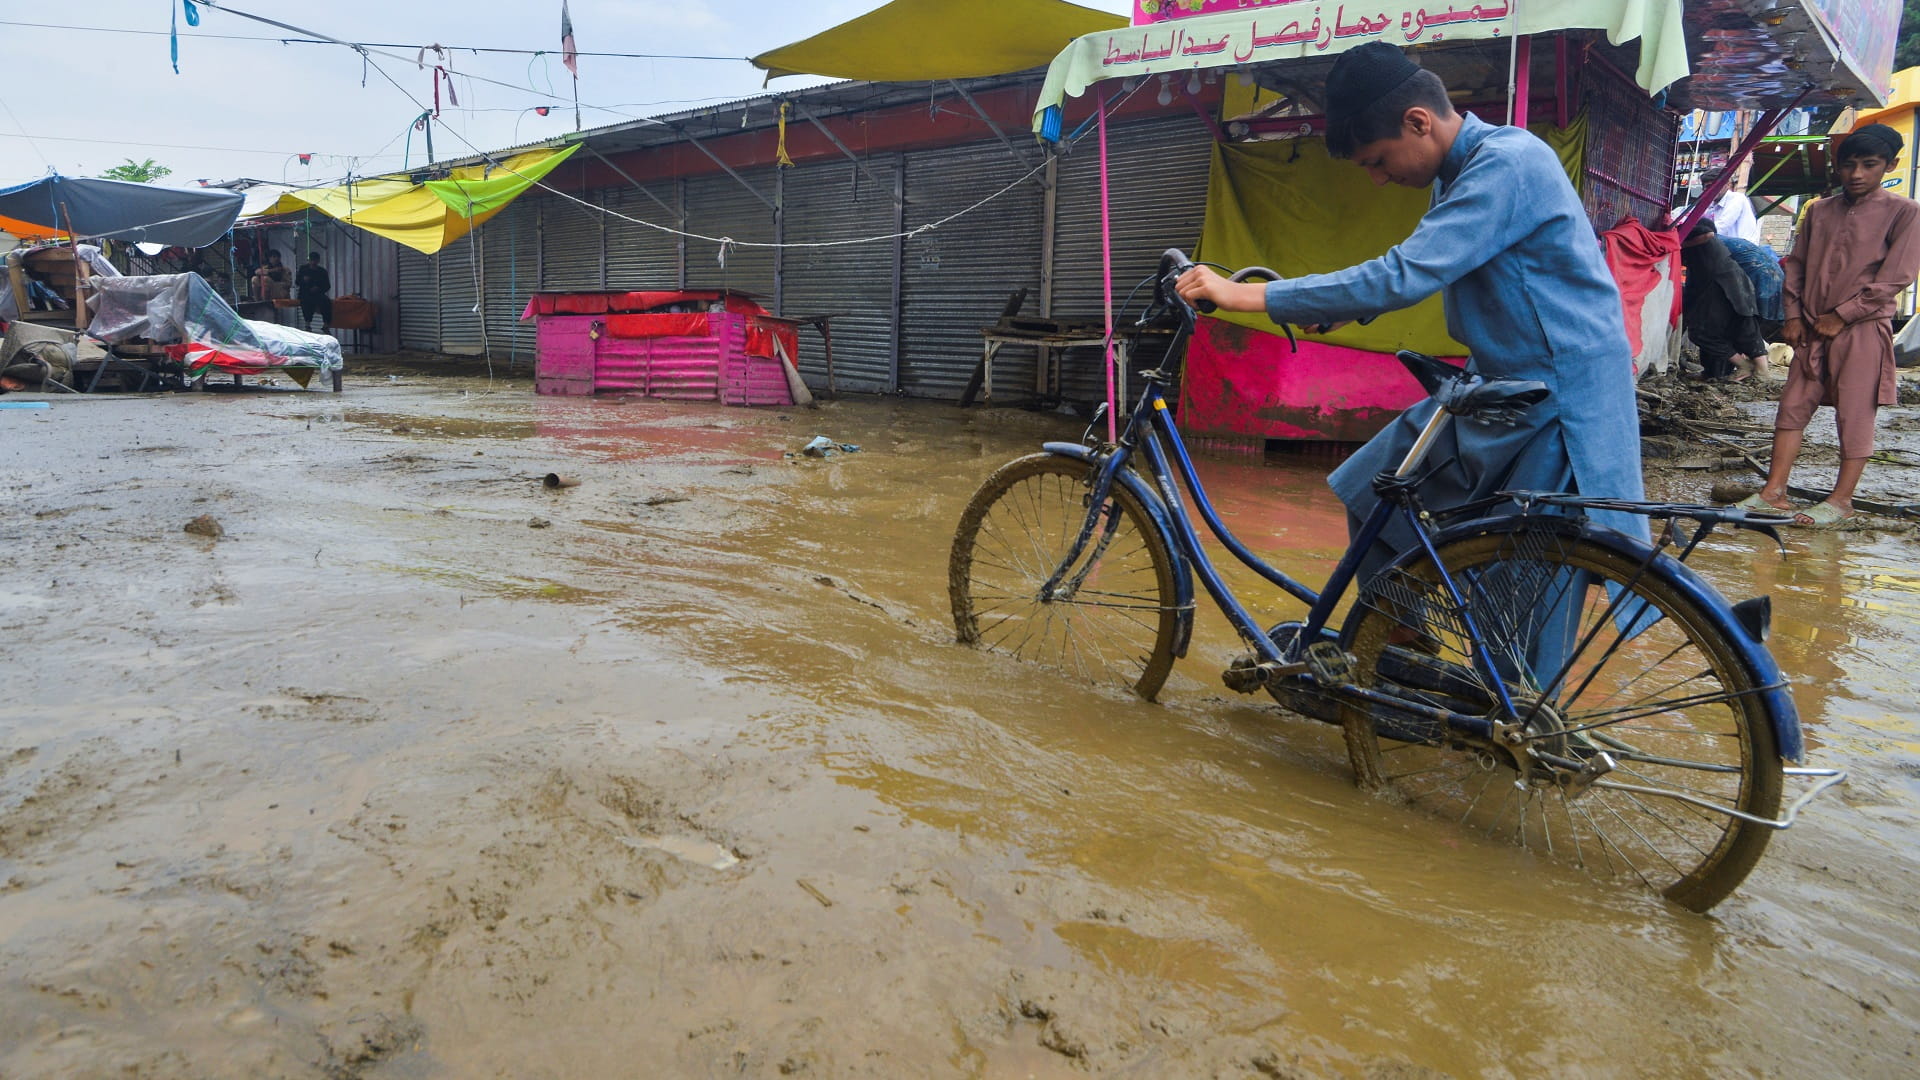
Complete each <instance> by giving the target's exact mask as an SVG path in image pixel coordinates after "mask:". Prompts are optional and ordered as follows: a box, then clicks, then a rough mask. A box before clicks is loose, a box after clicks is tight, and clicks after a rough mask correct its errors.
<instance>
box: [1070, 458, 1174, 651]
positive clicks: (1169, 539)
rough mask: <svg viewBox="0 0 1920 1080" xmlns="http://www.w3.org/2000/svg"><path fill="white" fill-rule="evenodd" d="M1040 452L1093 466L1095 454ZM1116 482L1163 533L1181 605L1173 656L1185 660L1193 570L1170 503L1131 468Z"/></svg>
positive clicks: (1124, 471) (1115, 476)
mask: <svg viewBox="0 0 1920 1080" xmlns="http://www.w3.org/2000/svg"><path fill="white" fill-rule="evenodd" d="M1040 449H1042V450H1044V451H1046V452H1047V453H1049V454H1052V455H1054V456H1055V457H1065V458H1072V459H1074V460H1075V461H1078V462H1081V463H1082V464H1085V465H1088V466H1091V465H1093V464H1094V459H1093V451H1091V450H1089V449H1087V448H1086V447H1084V446H1082V445H1080V444H1079V443H1070V442H1049V443H1041V444H1040ZM1113 479H1114V483H1116V484H1119V485H1120V486H1122V487H1124V488H1126V489H1127V491H1128V492H1129V493H1131V494H1132V495H1133V496H1134V498H1136V499H1139V500H1140V505H1141V506H1144V507H1146V508H1147V516H1148V517H1150V518H1152V519H1153V527H1154V528H1156V529H1158V530H1160V539H1161V540H1162V541H1163V542H1165V544H1166V545H1167V554H1168V555H1170V556H1172V557H1173V600H1174V603H1175V604H1177V605H1179V608H1180V610H1179V612H1178V616H1177V618H1176V619H1175V620H1174V632H1173V655H1175V656H1177V657H1185V656H1186V655H1187V645H1188V644H1189V643H1190V642H1191V641H1192V639H1193V567H1192V566H1191V565H1190V564H1189V563H1188V562H1187V557H1186V556H1185V555H1183V554H1181V552H1180V545H1178V544H1176V543H1174V542H1173V538H1174V535H1175V534H1174V530H1173V517H1172V515H1171V514H1170V513H1169V511H1168V510H1167V504H1166V503H1165V502H1163V501H1162V500H1161V498H1160V494H1159V493H1158V492H1156V491H1154V490H1153V488H1151V487H1149V486H1148V484H1147V482H1146V481H1145V480H1144V479H1142V478H1141V476H1140V474H1139V473H1137V472H1134V471H1133V470H1132V469H1121V470H1120V471H1119V472H1118V473H1116V474H1114V478H1113Z"/></svg>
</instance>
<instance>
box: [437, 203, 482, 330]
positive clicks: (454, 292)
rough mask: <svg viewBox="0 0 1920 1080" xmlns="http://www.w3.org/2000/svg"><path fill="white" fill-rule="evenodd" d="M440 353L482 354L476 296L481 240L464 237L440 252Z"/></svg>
mask: <svg viewBox="0 0 1920 1080" xmlns="http://www.w3.org/2000/svg"><path fill="white" fill-rule="evenodd" d="M433 258H434V261H435V262H437V263H439V264H440V351H441V352H443V353H448V354H450V355H453V356H478V355H480V352H481V330H480V313H479V312H478V311H476V310H474V309H475V307H476V306H477V304H478V297H479V291H478V288H479V277H480V259H481V240H480V237H479V234H477V233H473V234H469V235H467V236H463V237H461V238H460V239H458V240H455V241H454V242H453V243H451V244H448V245H447V246H446V247H443V248H441V249H440V253H439V254H437V255H435V256H434V257H433Z"/></svg>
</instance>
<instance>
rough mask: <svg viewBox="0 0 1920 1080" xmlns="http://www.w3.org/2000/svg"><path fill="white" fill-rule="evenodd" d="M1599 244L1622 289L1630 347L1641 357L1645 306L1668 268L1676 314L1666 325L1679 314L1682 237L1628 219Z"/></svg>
mask: <svg viewBox="0 0 1920 1080" xmlns="http://www.w3.org/2000/svg"><path fill="white" fill-rule="evenodd" d="M1600 243H1601V245H1602V246H1603V247H1604V248H1605V249H1606V253H1607V269H1608V270H1610V271H1612V272H1613V280H1614V283H1615V284H1616V285H1618V286H1620V306H1621V308H1622V311H1621V314H1622V317H1623V318H1625V319H1626V325H1627V344H1628V345H1629V346H1631V347H1632V349H1633V355H1635V356H1639V355H1640V352H1641V346H1642V342H1641V339H1640V325H1641V321H1642V319H1641V313H1642V308H1643V307H1644V305H1645V304H1646V301H1647V294H1648V293H1650V292H1652V291H1653V290H1654V289H1655V288H1658V287H1659V285H1660V281H1661V277H1660V267H1661V265H1662V264H1665V265H1666V267H1667V278H1666V280H1668V281H1672V282H1674V283H1675V286H1676V287H1675V288H1674V290H1673V310H1672V311H1671V312H1669V313H1668V317H1667V325H1668V326H1672V325H1673V320H1674V318H1675V317H1677V316H1678V315H1679V313H1680V289H1679V288H1678V284H1679V281H1680V234H1679V233H1677V232H1673V231H1671V230H1669V231H1666V232H1655V231H1654V230H1652V229H1649V228H1647V227H1646V226H1645V225H1642V224H1640V222H1638V221H1636V220H1635V219H1633V218H1626V219H1625V220H1623V221H1621V222H1620V224H1618V225H1615V226H1614V227H1613V228H1611V229H1608V230H1607V231H1606V232H1603V233H1601V234H1600Z"/></svg>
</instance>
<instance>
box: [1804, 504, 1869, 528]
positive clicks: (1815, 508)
mask: <svg viewBox="0 0 1920 1080" xmlns="http://www.w3.org/2000/svg"><path fill="white" fill-rule="evenodd" d="M1853 516H1854V512H1853V511H1851V510H1842V509H1840V508H1839V507H1837V506H1835V505H1833V504H1832V503H1830V502H1817V503H1814V504H1813V505H1812V506H1809V507H1807V508H1806V509H1805V510H1802V511H1800V512H1799V513H1798V514H1795V515H1794V518H1793V523H1794V524H1795V525H1798V526H1799V527H1800V528H1803V529H1831V528H1833V527H1834V526H1836V525H1838V524H1840V523H1841V522H1843V521H1845V520H1847V519H1848V518H1851V517H1853ZM1802 518H1804V519H1806V520H1804V521H1803V520H1801V519H1802Z"/></svg>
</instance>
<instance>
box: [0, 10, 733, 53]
mask: <svg viewBox="0 0 1920 1080" xmlns="http://www.w3.org/2000/svg"><path fill="white" fill-rule="evenodd" d="M207 6H209V7H214V8H215V9H216V10H221V11H225V12H227V13H228V14H230V15H240V14H243V13H242V12H239V11H235V10H234V9H232V8H219V7H218V6H217V5H212V4H209V5H207ZM0 26H19V27H27V28H30V29H36V30H77V31H81V32H84V33H93V34H132V35H136V36H140V37H169V36H171V34H172V31H169V30H130V29H126V28H124V27H118V26H68V25H64V24H61V23H40V22H23V21H20V20H15V19H0ZM184 36H190V37H196V38H205V39H207V40H211V41H259V42H269V43H272V42H278V43H279V44H281V45H338V44H341V42H338V41H335V40H334V39H332V38H325V37H290V38H289V37H266V36H264V35H261V34H208V33H199V32H196V33H193V34H190V35H184ZM347 44H354V45H360V46H363V47H365V48H369V49H413V50H416V51H418V50H420V49H430V48H434V47H435V46H436V45H438V43H437V42H435V43H433V44H423V43H408V42H402V41H359V42H347ZM438 47H439V48H442V49H446V50H448V51H450V52H470V53H504V54H507V55H513V56H542V55H546V56H558V55H560V50H558V49H502V48H492V47H489V46H484V45H438ZM574 55H575V56H592V57H599V58H602V59H607V60H724V61H727V62H729V63H738V62H740V61H743V60H746V59H747V58H746V57H744V56H708V55H702V54H697V53H622V52H586V51H584V50H576V51H575V52H574Z"/></svg>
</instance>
